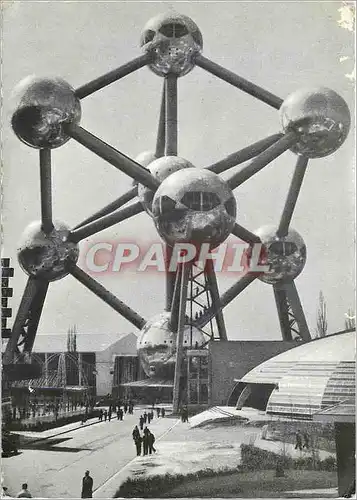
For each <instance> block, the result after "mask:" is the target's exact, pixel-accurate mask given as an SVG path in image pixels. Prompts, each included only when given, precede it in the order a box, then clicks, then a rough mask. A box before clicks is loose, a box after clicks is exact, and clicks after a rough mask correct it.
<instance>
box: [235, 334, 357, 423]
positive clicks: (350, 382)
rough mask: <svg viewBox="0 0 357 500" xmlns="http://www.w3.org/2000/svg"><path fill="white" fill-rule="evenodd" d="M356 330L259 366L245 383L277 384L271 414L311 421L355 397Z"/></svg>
mask: <svg viewBox="0 0 357 500" xmlns="http://www.w3.org/2000/svg"><path fill="white" fill-rule="evenodd" d="M355 341H356V332H355V331H353V332H345V333H339V334H335V335H331V336H326V337H323V338H320V339H316V340H314V341H311V342H307V343H305V344H303V345H300V346H298V347H295V348H293V349H290V350H289V351H286V352H284V353H282V354H279V355H278V356H275V357H274V358H271V359H269V360H268V361H265V362H264V363H262V364H260V365H258V366H257V367H255V368H254V369H253V370H251V371H250V372H248V373H247V374H246V375H245V376H244V377H243V378H242V379H241V382H244V383H246V384H254V385H256V384H273V385H274V386H275V388H274V389H273V391H272V392H271V395H270V397H269V399H268V404H267V407H266V411H267V413H268V414H271V415H275V416H281V417H289V416H290V417H291V418H299V419H308V420H311V419H312V418H313V415H314V414H316V413H318V412H320V411H321V410H325V409H327V408H332V407H334V406H336V405H338V404H340V403H343V402H345V401H347V400H351V399H353V398H354V397H355V351H356V344H355Z"/></svg>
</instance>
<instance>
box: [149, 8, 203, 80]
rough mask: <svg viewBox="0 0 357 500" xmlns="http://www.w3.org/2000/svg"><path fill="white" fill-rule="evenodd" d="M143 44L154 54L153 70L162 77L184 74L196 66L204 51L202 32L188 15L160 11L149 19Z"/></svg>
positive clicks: (151, 67)
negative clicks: (200, 54) (196, 58)
mask: <svg viewBox="0 0 357 500" xmlns="http://www.w3.org/2000/svg"><path fill="white" fill-rule="evenodd" d="M140 46H141V47H143V49H144V50H145V52H147V53H149V54H152V55H153V56H154V62H153V63H151V64H150V65H149V67H150V69H151V70H152V71H153V72H154V73H156V74H157V75H159V76H166V75H168V74H169V73H174V74H175V75H177V76H184V75H186V74H187V73H189V72H190V71H191V70H192V68H193V67H194V65H195V62H194V56H195V55H196V54H199V53H200V52H201V50H202V46H203V41H202V34H201V32H200V30H199V28H198V26H197V25H196V23H194V22H193V21H192V19H190V18H189V17H187V16H184V15H182V14H172V13H167V14H160V15H158V16H156V17H153V18H152V19H150V21H148V23H147V24H146V25H145V27H144V31H143V33H142V35H141V41H140Z"/></svg>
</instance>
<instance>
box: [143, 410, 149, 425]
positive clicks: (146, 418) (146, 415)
mask: <svg viewBox="0 0 357 500" xmlns="http://www.w3.org/2000/svg"><path fill="white" fill-rule="evenodd" d="M143 417H144V424H146V422H147V420H148V414H147V413H146V412H145V413H144V415H143Z"/></svg>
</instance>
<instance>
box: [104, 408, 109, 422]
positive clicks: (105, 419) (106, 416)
mask: <svg viewBox="0 0 357 500" xmlns="http://www.w3.org/2000/svg"><path fill="white" fill-rule="evenodd" d="M107 418H108V412H107V410H104V422H106V421H107Z"/></svg>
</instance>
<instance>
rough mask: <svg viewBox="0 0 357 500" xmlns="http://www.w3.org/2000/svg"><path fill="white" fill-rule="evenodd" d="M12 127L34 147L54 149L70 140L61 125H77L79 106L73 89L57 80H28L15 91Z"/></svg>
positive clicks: (34, 78) (23, 140) (33, 78)
mask: <svg viewBox="0 0 357 500" xmlns="http://www.w3.org/2000/svg"><path fill="white" fill-rule="evenodd" d="M14 94H15V97H14V100H15V101H16V103H15V111H14V113H13V115H12V119H11V125H12V128H13V131H14V132H15V134H16V135H17V137H18V138H19V139H20V140H21V141H22V142H24V143H25V144H27V145H28V146H31V147H33V148H51V149H53V148H57V147H59V146H62V144H64V143H65V142H67V141H68V140H69V139H70V137H69V136H68V135H67V134H66V133H65V131H64V128H63V125H64V124H71V123H79V121H80V118H81V105H80V101H79V99H78V98H77V97H76V96H75V93H74V89H73V88H72V87H71V86H70V85H69V84H68V83H67V82H65V81H64V80H61V79H60V78H43V79H40V78H36V77H28V78H25V79H24V80H22V82H20V83H19V85H18V86H17V88H16V89H15V92H14Z"/></svg>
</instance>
